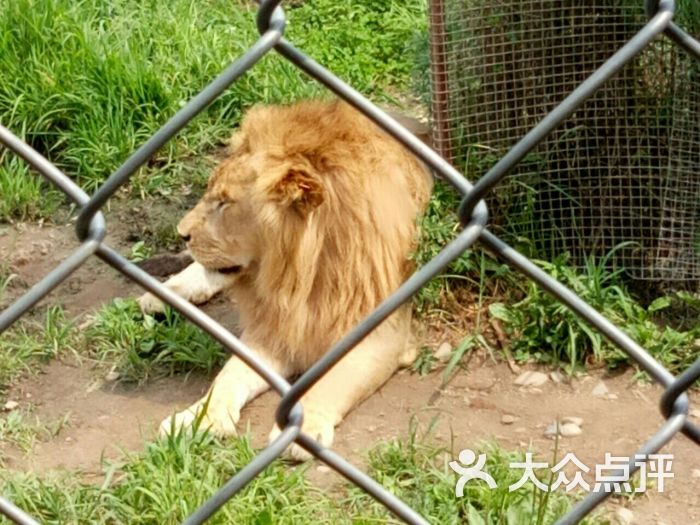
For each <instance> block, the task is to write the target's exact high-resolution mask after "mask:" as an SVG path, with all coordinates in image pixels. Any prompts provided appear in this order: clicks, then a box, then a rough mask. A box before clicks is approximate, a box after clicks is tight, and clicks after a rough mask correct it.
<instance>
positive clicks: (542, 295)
mask: <svg viewBox="0 0 700 525" xmlns="http://www.w3.org/2000/svg"><path fill="white" fill-rule="evenodd" d="M612 256H613V252H611V253H610V254H609V255H608V256H607V257H605V258H602V259H599V260H596V259H593V258H588V259H587V260H586V263H585V268H584V269H583V270H582V271H581V270H577V269H574V268H572V267H571V266H569V265H568V264H567V263H568V261H567V257H566V256H562V257H559V258H557V259H555V260H554V261H553V262H551V263H550V262H544V261H537V264H538V265H539V266H540V267H541V268H543V269H544V270H545V271H546V272H547V273H549V274H550V275H551V276H552V277H554V278H555V279H557V280H558V281H560V282H562V283H563V284H565V285H566V286H567V287H569V288H570V289H571V290H573V291H574V292H575V293H576V294H577V295H578V296H579V297H581V298H582V299H583V300H584V301H586V302H587V303H588V304H590V305H591V306H593V307H594V308H595V309H596V310H598V311H599V312H601V313H603V315H605V317H607V318H608V319H609V320H610V321H612V322H613V323H615V324H616V325H617V326H618V327H620V328H621V329H622V330H624V331H625V332H626V333H627V334H628V335H629V336H630V337H631V338H632V339H634V340H635V341H636V342H637V343H639V344H640V345H641V346H643V347H644V348H646V349H647V350H648V351H649V352H650V353H651V354H652V355H653V356H654V357H655V358H656V359H658V360H659V361H660V362H661V363H662V364H663V365H664V366H666V367H667V368H668V369H669V370H670V371H671V372H674V373H678V372H680V371H682V370H684V369H685V368H687V367H688V366H690V365H691V364H692V363H693V361H694V360H695V359H697V357H698V355H699V354H700V348H699V347H698V346H697V343H696V341H697V340H698V338H700V325H698V324H697V323H695V325H694V326H690V327H689V328H688V329H686V330H680V329H675V328H672V327H671V326H669V325H668V324H667V323H668V320H667V319H661V320H657V316H658V315H659V313H660V312H663V311H664V310H665V309H667V308H669V307H670V306H671V305H672V304H673V303H674V302H677V301H683V302H685V303H686V304H687V305H688V307H689V308H690V309H695V312H694V314H693V315H694V316H695V318H697V317H698V316H700V305H698V304H696V303H697V298H695V296H694V295H692V294H688V293H678V294H675V295H672V296H662V297H659V298H657V299H656V300H654V301H653V302H652V303H651V304H650V305H649V306H647V307H646V308H645V307H643V306H641V305H640V304H639V302H637V300H636V299H635V298H634V297H633V296H632V294H631V293H630V292H629V291H628V289H627V287H626V286H625V283H624V280H623V278H622V270H621V269H618V270H610V269H608V268H609V263H610V260H609V259H610V258H611V257H612ZM490 313H491V315H492V316H493V317H495V318H497V319H500V320H501V321H503V322H504V324H505V327H506V330H507V331H508V333H509V335H510V340H511V345H512V349H513V353H514V356H515V357H516V358H517V359H520V360H534V361H537V362H544V363H551V364H561V365H564V366H565V367H566V368H568V369H569V370H573V369H575V368H576V367H578V366H580V365H583V364H586V363H589V362H599V363H600V362H604V363H606V364H607V365H608V366H610V367H616V366H618V365H620V364H622V363H627V362H629V357H628V356H627V355H626V354H625V353H624V352H622V351H621V350H619V349H617V347H615V346H614V345H612V344H611V343H610V342H608V340H607V339H605V338H604V337H603V336H602V335H601V334H600V333H599V332H598V331H597V330H595V329H594V328H592V327H591V326H589V325H588V324H587V323H586V322H585V321H583V320H582V319H580V318H579V317H578V316H576V315H575V314H573V313H572V312H571V311H570V310H569V309H568V308H567V307H566V306H564V304H562V303H561V302H560V301H559V300H557V299H555V298H553V297H552V296H550V295H549V294H548V293H546V292H544V291H543V290H542V289H541V288H539V286H537V285H536V284H535V283H533V282H531V281H529V280H528V281H527V282H526V284H525V285H524V297H523V298H522V299H521V300H520V301H517V302H514V303H513V304H509V305H506V304H503V303H494V304H492V305H491V306H490Z"/></svg>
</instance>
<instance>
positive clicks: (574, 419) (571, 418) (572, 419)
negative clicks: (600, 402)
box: [561, 416, 583, 427]
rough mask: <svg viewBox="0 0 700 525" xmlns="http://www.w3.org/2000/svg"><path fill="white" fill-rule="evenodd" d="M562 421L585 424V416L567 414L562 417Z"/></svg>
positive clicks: (579, 424)
mask: <svg viewBox="0 0 700 525" xmlns="http://www.w3.org/2000/svg"><path fill="white" fill-rule="evenodd" d="M561 422H562V423H573V424H574V425H576V426H577V427H580V426H582V425H583V418H582V417H575V416H566V417H563V418H561Z"/></svg>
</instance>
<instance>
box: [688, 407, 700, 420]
mask: <svg viewBox="0 0 700 525" xmlns="http://www.w3.org/2000/svg"><path fill="white" fill-rule="evenodd" d="M688 415H690V417H693V418H695V419H700V408H694V409H693V410H691V411H690V413H689V414H688Z"/></svg>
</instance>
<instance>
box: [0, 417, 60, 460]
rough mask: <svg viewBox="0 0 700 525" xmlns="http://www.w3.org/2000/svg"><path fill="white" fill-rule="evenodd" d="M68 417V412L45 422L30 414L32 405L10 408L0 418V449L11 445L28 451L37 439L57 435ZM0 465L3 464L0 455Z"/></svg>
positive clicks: (25, 451)
mask: <svg viewBox="0 0 700 525" xmlns="http://www.w3.org/2000/svg"><path fill="white" fill-rule="evenodd" d="M69 418H70V414H67V415H65V416H63V417H61V418H58V419H56V420H54V421H52V422H49V423H45V422H42V421H41V420H40V419H39V417H38V416H36V415H33V414H32V407H29V408H24V409H21V410H20V409H15V410H12V411H10V412H8V413H7V414H5V415H4V416H3V417H1V418H0V450H2V447H3V446H4V445H11V446H14V447H16V448H18V449H19V450H21V451H22V452H24V453H29V452H31V451H32V449H33V448H34V445H35V444H36V443H37V442H38V441H41V440H45V439H50V438H52V437H55V436H56V435H58V433H59V432H60V431H61V429H62V428H64V427H65V426H66V425H67V424H68V420H69ZM0 466H3V462H2V458H1V457H0Z"/></svg>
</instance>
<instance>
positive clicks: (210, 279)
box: [138, 262, 235, 313]
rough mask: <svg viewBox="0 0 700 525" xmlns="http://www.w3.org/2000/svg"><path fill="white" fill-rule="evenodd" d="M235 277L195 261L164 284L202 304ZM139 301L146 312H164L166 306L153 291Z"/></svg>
mask: <svg viewBox="0 0 700 525" xmlns="http://www.w3.org/2000/svg"><path fill="white" fill-rule="evenodd" d="M234 278H235V277H233V276H231V275H225V274H222V273H219V272H212V271H209V270H207V269H206V268H204V266H202V265H201V264H199V263H198V262H193V263H192V264H190V265H189V266H188V267H187V268H185V269H184V270H182V271H181V272H180V273H177V274H175V275H173V276H172V277H171V278H170V279H168V280H167V281H165V283H163V284H165V286H167V287H168V288H170V289H171V290H172V291H173V292H175V293H176V294H178V295H179V296H180V297H182V298H184V299H187V300H188V301H190V302H191V303H194V304H202V303H206V302H207V301H208V300H209V299H211V298H212V297H214V296H215V295H216V294H217V293H219V292H220V291H222V290H223V289H224V288H226V286H228V284H229V283H230V282H231V280H232V279H234ZM138 302H139V306H140V307H141V310H142V311H143V312H144V313H156V312H162V311H163V310H164V308H165V305H164V304H163V302H162V301H161V300H160V299H158V298H157V297H156V296H155V295H153V294H151V293H145V294H143V295H142V296H141V297H139V298H138Z"/></svg>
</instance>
